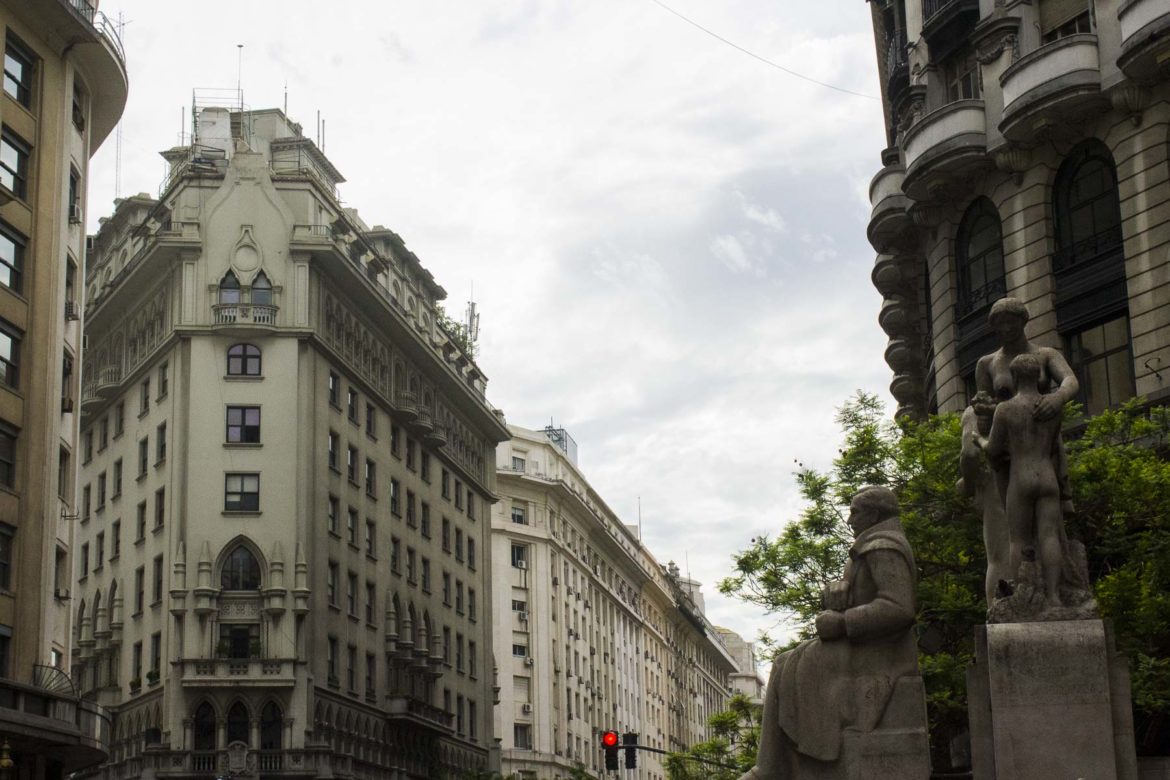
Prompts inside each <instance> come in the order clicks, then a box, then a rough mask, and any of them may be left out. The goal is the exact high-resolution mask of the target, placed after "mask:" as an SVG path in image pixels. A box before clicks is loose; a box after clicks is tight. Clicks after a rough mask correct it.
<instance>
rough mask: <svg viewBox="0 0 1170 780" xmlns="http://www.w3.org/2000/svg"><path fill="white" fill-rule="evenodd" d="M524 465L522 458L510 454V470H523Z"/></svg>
mask: <svg viewBox="0 0 1170 780" xmlns="http://www.w3.org/2000/svg"><path fill="white" fill-rule="evenodd" d="M525 465H526V464H525V463H524V458H518V457H516V456H515V455H513V456H512V471H519V472H523V471H524V467H525Z"/></svg>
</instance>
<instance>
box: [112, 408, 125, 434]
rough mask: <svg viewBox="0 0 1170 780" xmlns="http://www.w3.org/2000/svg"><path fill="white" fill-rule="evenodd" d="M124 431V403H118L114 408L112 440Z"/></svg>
mask: <svg viewBox="0 0 1170 780" xmlns="http://www.w3.org/2000/svg"><path fill="white" fill-rule="evenodd" d="M125 430H126V402H125V401H119V402H118V405H117V406H115V407H114V438H115V439H116V438H118V437H119V436H121V435H122V433H123V432H124V431H125Z"/></svg>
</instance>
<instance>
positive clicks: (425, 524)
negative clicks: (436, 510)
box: [419, 501, 431, 539]
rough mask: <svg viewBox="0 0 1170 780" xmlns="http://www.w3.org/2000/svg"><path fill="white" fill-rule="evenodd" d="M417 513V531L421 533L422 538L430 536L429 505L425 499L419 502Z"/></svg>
mask: <svg viewBox="0 0 1170 780" xmlns="http://www.w3.org/2000/svg"><path fill="white" fill-rule="evenodd" d="M419 511H420V514H419V533H421V534H422V535H423V538H424V539H430V538H431V505H430V504H428V503H427V502H426V501H423V502H422V504H420V509H419Z"/></svg>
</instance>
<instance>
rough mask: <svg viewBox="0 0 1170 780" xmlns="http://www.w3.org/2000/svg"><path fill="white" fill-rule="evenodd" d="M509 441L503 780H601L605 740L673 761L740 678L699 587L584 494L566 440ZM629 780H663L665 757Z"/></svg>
mask: <svg viewBox="0 0 1170 780" xmlns="http://www.w3.org/2000/svg"><path fill="white" fill-rule="evenodd" d="M509 430H510V431H511V433H512V439H511V441H508V442H505V443H502V444H500V445H499V447H498V449H497V451H496V467H497V469H498V490H499V494H500V501H499V503H497V504H496V505H495V508H494V509H493V512H492V559H493V570H494V571H495V572H496V573H497V574H496V577H495V580H494V581H493V590H492V600H493V602H494V608H493V612H494V614H495V615H496V623H495V638H494V643H495V645H494V646H495V656H496V659H497V661H498V662H499V670H498V677H499V686H500V693H499V704H498V706H497V708H496V727H497V729H498V734H497V736H498V737H499V738H500V739H501V758H502V760H501V764H502V769H503V771H504V772H505V773H508V772H516V773H518V774H519V775H520V777H523V778H539V779H540V780H563V779H564V778H568V777H569V776H570V774H569V773H570V772H571V771H572V768H573V767H574V766H576V765H577V764H582V765H584V766H585V768H586V769H587V770H588V771H590V772H593V773H595V774H598V773H600V772H601V771H602V757H603V754H602V750H601V744H600V741H599V739H600V734H601V732H603V731H606V730H609V729H616V730H618V731H620V732H623V733H624V732H627V731H632V732H635V733H637V734H638V735H639V737H638V740H639V744H641V745H647V746H649V747H652V748H657V749H660V750H669V751H677V750H682V749H684V748H686V747H688V746H690V745H692V744H694V743H695V742H698V741H701V740H704V739H707V738H708V729H707V718H708V717H709V716H710V715H712V714H714V713H716V712H720V711H721V710H723V709H724V705H725V703H726V701H727V698H728V696H729V689H730V685H731V675H733V674H735V673H736V672H738V669H737V667H736V665H735V662H734V661H733V659H732V657H731V656H730V655H729V653H728V651H727V649H726V647H724V645H723V641H722V639H721V637H720V635H719V633H718V631H717V630H716V629H715V628H713V627H712V626H711V624H710V623H709V622H708V621H707V619H706V617H704V615H703V609H702V597H701V595H700V594H699V587H698V583H697V582H694V581H693V580H689V579H686V578H683V577H682V576H681V575H680V574H679V571H678V567H676V566H674V565H673V564H670V566H668V567H663V566H662V565H661V564H659V563H658V562H657V561H656V560H655V559H654V556H653V555H652V554H651V553H650V551H649V550H647V549H646V548H645V546H643V545H642V543H641V541H640V539H639V536H638V533H637V529H636V528H633V527H631V526H628V525H625V524H624V523H622V521H621V520H620V518H618V517H617V515H616V514H615V513H614V512H613V511H612V510H611V509H610V508H609V507H608V506H607V505H606V503H605V501H604V500H602V498H601V496H599V495H598V494H597V493H596V491H594V489H593V488H592V487H590V485H589V483H588V482H587V481H586V480H585V477H584V475H583V474H582V473H581V471H580V469H578V468H577V464H576V443H575V442H573V439H572V438H571V437H570V436H569V435H568V433H567V432H566V431H565V430H564V429H560V428H549V429H546V430H545V431H531V430H527V429H524V428H519V427H516V426H509ZM624 771H625V770H623V772H624ZM630 776H631V777H633V778H636V779H637V780H663V778H664V777H665V773H664V770H663V766H662V756H661V755H659V754H655V753H653V752H650V751H640V752H639V756H638V767H637V770H636V771H633V770H632V771H631V773H630Z"/></svg>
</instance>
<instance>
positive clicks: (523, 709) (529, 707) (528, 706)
mask: <svg viewBox="0 0 1170 780" xmlns="http://www.w3.org/2000/svg"><path fill="white" fill-rule="evenodd" d="M520 711H521V712H523V713H524V714H525V715H531V714H532V705H531V704H525V705H524V706H523V707H521V708H520Z"/></svg>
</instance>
